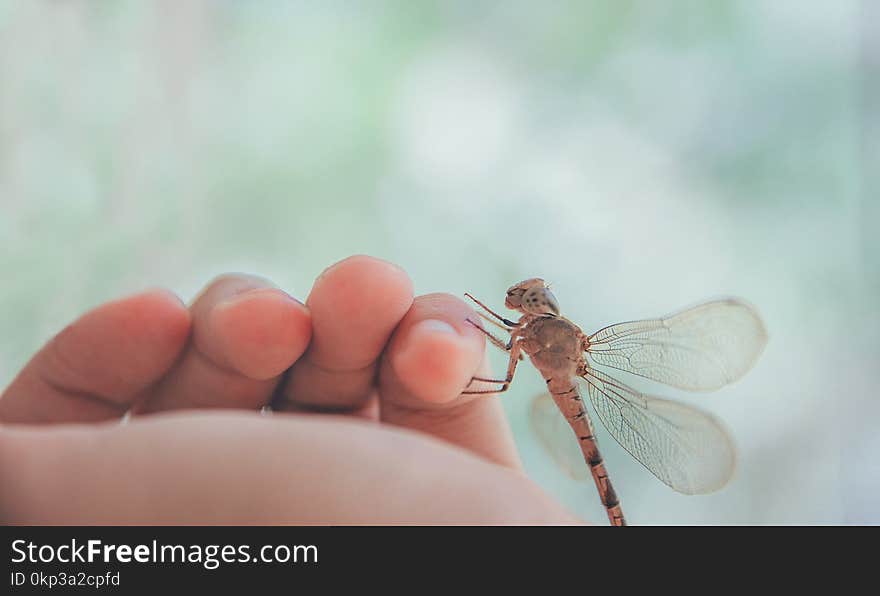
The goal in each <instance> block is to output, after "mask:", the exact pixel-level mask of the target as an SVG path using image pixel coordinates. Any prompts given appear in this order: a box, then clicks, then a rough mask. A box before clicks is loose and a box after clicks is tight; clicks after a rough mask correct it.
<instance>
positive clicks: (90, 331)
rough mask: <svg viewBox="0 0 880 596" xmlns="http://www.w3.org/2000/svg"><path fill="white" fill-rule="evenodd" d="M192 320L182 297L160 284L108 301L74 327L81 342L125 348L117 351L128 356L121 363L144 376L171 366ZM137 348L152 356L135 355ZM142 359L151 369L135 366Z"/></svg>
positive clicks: (181, 346) (152, 374) (150, 375)
mask: <svg viewBox="0 0 880 596" xmlns="http://www.w3.org/2000/svg"><path fill="white" fill-rule="evenodd" d="M191 324H192V320H191V318H190V314H189V311H188V310H187V309H186V307H185V306H184V305H183V302H181V300H180V298H178V297H177V295H175V294H174V293H172V292H170V291H168V290H165V289H161V288H157V289H151V290H147V291H144V292H141V293H139V294H135V295H132V296H128V297H126V298H121V299H119V300H115V301H113V302H109V303H107V304H104V305H103V306H100V307H98V308H96V309H95V310H93V311H91V312H89V313H87V314H86V315H84V316H83V317H82V319H80V320H79V321H78V322H77V323H74V327H75V329H76V331H77V332H78V333H77V335H78V336H80V337H78V339H77V342H86V343H88V344H90V345H95V346H98V345H107V346H110V345H114V346H116V349H117V350H119V351H121V352H117V353H122V354H123V356H122V357H124V358H125V360H124V361H123V362H119V363H118V365H119V366H120V367H122V368H123V369H128V371H129V374H130V375H133V376H134V377H135V378H138V379H140V378H142V377H144V378H149V377H152V376H155V375H157V374H160V373H161V372H163V370H164V369H165V368H167V366H170V364H171V361H173V359H174V358H175V357H176V356H177V354H178V353H179V352H180V351H181V350H182V349H183V347H184V345H185V343H186V340H187V337H188V336H189V332H190V327H191ZM134 350H138V351H140V352H141V353H142V354H146V355H149V356H150V357H148V358H132V353H131V352H133V351H134ZM138 362H141V363H142V364H144V366H145V367H146V368H148V369H150V370H144V371H137V370H132V367H134V368H137V366H136V365H137V363H138ZM105 364H106V363H105ZM154 369H155V370H154Z"/></svg>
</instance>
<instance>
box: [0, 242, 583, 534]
mask: <svg viewBox="0 0 880 596" xmlns="http://www.w3.org/2000/svg"><path fill="white" fill-rule="evenodd" d="M468 318H471V319H473V320H476V319H475V315H474V313H473V311H472V310H471V309H470V307H469V306H467V305H466V304H465V303H464V302H463V301H461V300H460V299H458V298H456V297H454V296H451V295H447V294H432V295H427V296H419V297H416V298H414V297H413V289H412V282H411V281H410V279H409V277H408V276H407V275H406V273H405V272H404V271H403V270H401V269H400V268H398V267H396V266H394V265H392V264H390V263H386V262H384V261H381V260H378V259H374V258H371V257H365V256H356V257H351V258H348V259H346V260H344V261H341V262H340V263H337V264H336V265H333V266H332V267H330V268H329V269H327V270H326V271H325V272H324V273H323V274H321V276H319V278H318V279H317V280H316V281H315V284H314V286H313V288H312V290H311V292H310V294H309V296H308V299H307V300H306V303H305V304H302V303H300V302H298V301H296V300H295V299H293V298H291V297H290V296H288V295H287V294H286V293H284V292H283V291H281V290H280V289H278V288H275V287H274V286H272V285H271V284H270V283H269V282H267V281H265V280H262V279H260V278H256V277H252V276H244V275H230V276H223V277H221V278H218V279H217V280H215V281H214V282H212V283H211V284H209V286H208V287H207V288H206V289H205V290H204V291H203V292H202V293H201V294H199V296H198V297H197V298H196V299H195V300H194V301H193V302H192V304H191V305H190V306H189V307H187V306H185V305H183V304H182V303H181V302H180V301H179V300H178V299H177V298H176V297H175V296H174V295H172V294H170V293H168V292H166V291H163V290H154V291H148V292H144V293H141V294H138V295H135V296H132V297H129V298H126V299H122V300H119V301H115V302H111V303H108V304H105V305H102V306H99V307H98V308H96V309H94V310H92V311H90V312H88V313H86V314H85V315H83V316H82V317H81V318H80V319H78V320H77V321H76V322H74V323H73V324H71V325H70V326H68V327H67V328H65V329H64V330H63V331H62V332H61V333H59V334H58V335H57V336H56V337H54V338H53V339H52V340H50V341H49V343H47V345H46V346H45V347H44V348H43V349H41V350H40V351H39V352H38V353H37V354H36V355H35V356H34V357H33V359H32V360H31V361H30V362H29V363H28V364H27V365H26V366H25V368H24V369H23V370H22V371H21V372H20V373H19V374H18V376H17V377H16V378H15V379H14V380H13V381H12V383H11V384H10V385H9V387H7V388H6V390H5V391H4V392H3V394H2V397H0V478H2V481H0V523H4V524H43V523H46V524H288V523H289V524H298V523H304V524H305V523H317V524H322V523H323V524H397V523H412V524H449V523H462V524H483V523H491V524H501V523H521V524H522V523H528V524H539V523H563V524H564V523H577V520H575V519H574V518H573V517H572V516H571V515H570V514H569V513H568V512H566V511H565V510H564V509H563V508H562V507H561V506H560V505H558V504H557V503H556V502H555V501H553V500H552V499H551V498H549V497H548V496H547V495H546V494H544V493H543V492H542V491H541V490H540V489H539V488H538V487H537V486H535V485H534V484H533V483H532V482H531V481H530V480H529V479H528V478H527V477H526V476H525V475H524V474H523V472H522V469H521V465H520V461H519V458H518V455H517V453H516V449H515V446H514V443H513V441H512V437H511V433H510V429H509V426H508V424H507V421H506V419H505V417H504V414H503V411H502V409H501V405H500V402H499V398H498V397H497V396H489V397H486V396H462V395H461V394H460V393H461V391H462V390H463V388H464V387H465V386H466V385H467V383H468V381H469V380H470V378H471V377H472V376H473V375H475V374H477V372H478V371H479V373H480V375H481V376H485V375H488V374H490V373H489V371H488V370H487V368H486V364H485V362H484V349H485V346H484V337H483V335H482V334H481V333H480V331H479V330H477V329H476V328H475V327H473V326H472V325H471V324H470V323H468V322H467V319H468ZM267 405H271V406H272V409H273V410H274V412H273V413H272V414H271V415H263V414H260V413H259V410H260V409H261V408H263V407H264V406H267ZM125 412H131V417H130V419H129V420H128V421H127V422H126V423H125V424H120V423H119V420H120V418H121V417H122V416H123V415H124V414H125Z"/></svg>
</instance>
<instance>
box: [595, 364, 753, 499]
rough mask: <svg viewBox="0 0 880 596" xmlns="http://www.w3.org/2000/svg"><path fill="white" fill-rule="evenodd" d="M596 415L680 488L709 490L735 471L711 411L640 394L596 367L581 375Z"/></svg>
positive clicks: (632, 451) (649, 465) (656, 472)
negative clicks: (707, 411) (709, 412)
mask: <svg viewBox="0 0 880 596" xmlns="http://www.w3.org/2000/svg"><path fill="white" fill-rule="evenodd" d="M583 379H584V381H586V386H587V392H588V394H589V396H590V401H591V402H592V403H593V408H594V409H595V410H596V414H597V415H598V416H599V419H600V420H601V421H602V424H604V425H605V428H607V429H608V432H609V433H611V436H612V437H614V438H615V439H616V440H617V442H618V443H620V445H621V446H622V447H623V448H624V449H626V450H627V451H628V452H629V453H630V454H631V455H632V456H633V457H634V458H636V459H637V460H639V462H641V464H642V465H643V466H645V467H646V468H648V470H650V471H651V473H652V474H654V475H655V476H656V477H657V478H659V479H660V480H662V481H663V482H664V483H665V484H668V485H669V486H671V487H672V488H673V489H675V490H677V491H678V492H680V493H685V494H688V495H693V494H703V493H709V492H712V491H715V490H718V489H720V488H721V487H722V486H724V485H725V484H726V483H727V481H728V480H729V479H730V477H731V476H732V475H733V469H734V466H735V460H736V452H735V450H734V446H733V442H732V441H731V439H730V436H729V435H728V434H727V432H726V431H725V430H724V428H723V427H722V426H721V425H720V424H719V423H718V422H717V421H716V420H715V419H714V418H712V417H711V416H710V415H709V414H706V413H705V412H702V411H700V410H697V409H696V408H692V407H690V406H685V405H684V404H680V403H676V402H673V401H669V400H665V399H661V398H659V397H653V396H650V395H644V394H642V393H639V392H637V391H635V390H634V389H631V388H629V387H627V386H626V385H624V384H623V383H621V382H619V381H617V380H615V379H613V378H611V377H609V376H608V375H606V374H604V373H602V372H599V371H596V370H592V369H591V370H588V371H587V373H586V374H585V375H584V377H583Z"/></svg>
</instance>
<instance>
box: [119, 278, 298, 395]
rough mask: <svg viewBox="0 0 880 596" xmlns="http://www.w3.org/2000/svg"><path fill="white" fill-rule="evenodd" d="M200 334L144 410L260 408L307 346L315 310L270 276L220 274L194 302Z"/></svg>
mask: <svg viewBox="0 0 880 596" xmlns="http://www.w3.org/2000/svg"><path fill="white" fill-rule="evenodd" d="M190 312H191V314H192V319H193V333H192V339H191V341H190V343H189V345H188V346H187V349H186V351H185V352H184V354H183V356H182V358H181V359H180V361H179V362H178V363H177V365H176V366H175V367H174V368H173V369H172V370H171V371H170V372H169V373H168V375H167V376H166V377H165V378H164V379H162V381H161V382H160V383H158V384H157V385H156V387H155V388H154V390H153V391H152V392H151V395H149V396H148V398H146V399H145V400H144V402H143V403H142V404H139V405H138V407H137V408H136V411H137V412H138V413H147V412H157V411H160V410H173V409H183V408H247V409H258V408H261V407H262V406H264V405H266V404H268V403H269V401H270V400H271V396H272V392H273V390H274V389H275V386H276V385H277V383H278V380H279V378H280V376H281V374H282V373H283V372H284V371H285V370H286V369H287V368H289V367H290V365H291V364H293V363H294V362H295V361H296V359H297V358H299V357H300V355H302V353H303V352H304V351H305V349H306V346H307V345H308V343H309V338H310V336H311V321H310V316H309V312H308V309H306V307H305V306H303V305H302V304H301V303H299V302H297V301H296V300H294V299H293V298H291V297H290V296H288V295H287V294H286V293H284V292H282V291H281V290H279V289H277V288H275V287H273V286H272V285H271V284H270V283H269V282H267V281H265V280H263V279H260V278H257V277H252V276H247V275H225V276H222V277H220V278H218V279H216V280H214V281H213V282H212V283H211V284H209V285H208V287H207V288H206V289H205V290H204V291H203V292H202V293H201V294H200V295H199V296H198V297H197V298H196V300H195V301H194V302H193V304H192V306H191V308H190Z"/></svg>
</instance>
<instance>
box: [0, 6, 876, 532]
mask: <svg viewBox="0 0 880 596" xmlns="http://www.w3.org/2000/svg"><path fill="white" fill-rule="evenodd" d="M872 4H873V6H872ZM875 6H877V4H874V3H871V2H865V3H864V4H862V3H859V2H856V1H852V0H850V1H846V0H843V1H826V2H797V1H793V0H784V1H783V0H767V1H763V2H761V1H742V2H729V1H721V2H711V3H710V2H699V1H696V0H676V1H668V2H655V1H652V0H642V1H612V0H607V1H598V0H595V1H582V2H573V1H570V2H557V3H543V4H541V3H534V2H524V1H507V2H485V3H473V2H459V1H448V0H447V1H436V2H431V1H424V0H422V1H411V2H404V1H401V2H341V1H330V2H323V3H314V4H312V5H307V4H306V3H299V2H297V3H294V2H278V1H262V2H233V1H216V2H208V1H175V0H165V1H155V2H147V1H144V2H141V1H135V0H129V1H118V2H83V1H74V0H68V1H63V2H62V1H55V2H49V1H27V0H22V1H15V0H0V386H3V385H5V384H6V383H7V382H8V381H9V380H11V378H12V376H13V374H14V373H15V371H16V370H17V369H18V368H19V367H20V366H21V365H23V364H24V362H25V361H26V359H27V358H28V357H29V356H30V354H31V353H32V352H33V351H34V350H36V349H37V348H38V347H39V345H40V344H41V343H42V342H44V341H45V340H46V339H47V338H48V337H50V336H51V335H52V334H53V333H54V332H55V331H57V330H58V329H59V328H60V327H61V326H63V325H64V324H65V323H66V322H68V321H69V320H71V319H72V318H74V317H75V316H76V315H77V314H78V313H80V312H82V311H83V310H85V309H87V308H89V307H91V306H93V305H95V304H97V303H99V302H101V301H104V300H107V299H110V298H113V297H116V296H118V295H120V294H124V293H127V292H132V291H136V290H138V289H141V288H144V287H147V286H168V287H171V288H172V289H174V290H176V291H178V292H179V293H180V294H181V295H182V296H183V297H184V298H187V299H188V298H190V297H191V296H192V295H193V294H195V292H197V291H198V289H199V288H200V286H201V285H202V284H204V283H205V282H206V281H208V279H209V278H210V277H212V276H214V275H216V274H219V273H222V272H226V271H248V272H253V273H258V274H262V275H264V276H267V277H269V278H271V279H272V280H274V281H275V282H276V283H278V284H279V285H281V286H282V287H284V288H285V289H287V290H288V291H290V292H291V293H292V294H294V295H297V296H300V297H301V298H303V297H305V295H307V293H308V290H309V288H310V286H311V282H312V280H313V279H314V278H315V276H316V275H317V274H318V273H320V271H321V270H322V269H323V268H324V267H326V266H328V265H329V264H331V263H332V262H334V261H336V260H339V259H341V258H343V257H345V256H347V255H350V254H352V253H368V254H372V255H375V256H379V257H382V258H385V259H389V260H391V261H394V262H396V263H398V264H400V265H402V266H403V267H405V268H406V269H407V270H408V271H409V273H410V275H411V276H412V277H413V279H414V280H415V284H416V290H417V291H418V292H419V293H423V292H433V291H447V292H453V293H457V294H460V293H462V292H464V291H470V292H472V293H474V294H475V295H477V296H479V297H481V298H482V299H484V300H485V301H487V302H489V303H491V304H495V305H498V306H500V305H501V303H502V300H503V293H504V290H505V289H506V288H507V287H508V286H509V285H511V284H512V283H514V282H516V281H519V280H520V279H523V278H526V277H533V276H541V277H545V278H546V279H548V280H552V282H553V284H554V291H555V293H556V295H557V297H558V298H559V300H560V303H561V305H562V309H563V312H564V313H565V314H566V315H567V316H568V317H569V318H571V319H573V320H575V321H577V322H579V323H580V324H581V325H582V326H583V327H584V328H585V329H586V330H587V331H592V330H595V329H598V328H599V327H602V326H604V325H606V324H609V323H614V322H619V321H622V320H630V319H633V318H643V317H651V316H657V315H661V314H666V313H669V312H671V311H674V310H676V309H678V308H679V307H682V306H685V305H690V304H693V303H695V302H698V301H700V300H703V299H706V298H710V297H715V296H719V295H731V294H732V295H739V296H743V297H745V298H746V299H748V300H749V301H751V302H752V303H754V304H755V305H757V306H758V308H759V310H760V311H761V313H762V314H763V316H764V318H765V320H766V323H767V326H768V328H769V330H770V334H771V340H770V344H769V346H768V348H767V351H766V352H765V353H764V356H763V358H762V359H761V360H760V362H759V363H758V366H757V367H756V369H755V370H754V371H753V372H752V373H751V374H749V375H748V376H747V377H746V378H745V379H744V380H743V381H742V382H740V383H738V384H736V385H734V386H733V387H729V388H726V389H724V390H722V391H720V392H718V393H717V394H712V395H711V396H700V395H687V394H684V395H683V394H681V393H680V392H676V391H674V390H665V389H662V388H660V389H658V388H657V387H654V386H651V385H648V384H646V383H638V382H634V384H635V385H637V386H638V387H640V388H643V389H651V390H652V391H655V392H657V393H660V394H664V395H667V396H674V397H679V398H681V399H682V400H683V401H687V402H688V403H693V404H699V405H701V406H703V407H705V408H707V409H709V410H711V411H712V412H714V413H715V414H717V415H718V416H719V417H720V418H722V419H723V420H724V421H725V422H726V423H727V425H728V426H729V428H730V430H731V431H732V433H733V434H734V436H735V438H736V441H737V443H738V448H739V454H740V456H739V467H738V472H737V476H736V477H735V479H734V481H733V482H732V483H731V485H729V487H728V488H727V489H725V490H724V491H723V492H720V493H716V494H714V495H711V496H703V497H685V496H681V495H678V494H676V493H674V492H673V491H671V490H670V489H668V488H666V487H665V486H664V485H662V484H661V483H659V482H658V481H657V480H655V479H654V478H653V477H652V476H651V475H650V474H649V473H648V472H647V471H645V470H644V469H642V468H641V466H640V465H639V464H638V463H636V462H635V461H634V460H632V459H631V458H629V456H628V455H627V454H626V453H625V452H624V451H623V450H622V449H620V448H619V447H618V446H617V445H616V444H615V443H614V442H613V440H612V439H611V438H610V437H609V436H608V435H607V434H606V433H604V431H603V429H601V428H600V429H599V430H598V432H599V437H600V440H601V441H602V446H603V449H604V452H605V455H606V460H607V462H608V468H609V470H610V473H611V475H612V478H613V479H614V481H615V484H616V486H617V488H618V491H619V493H620V494H621V497H622V501H623V504H624V508H625V510H626V512H627V516H628V517H629V518H630V519H631V521H632V522H633V523H847V522H850V523H851V522H874V523H880V506H878V502H880V463H878V462H880V458H878V457H877V454H878V452H880V438H878V437H880V434H878V432H877V429H878V420H880V400H878V395H877V387H878V385H880V382H878V371H877V362H878V356H880V347H878V346H880V324H878V320H880V317H878V312H877V310H878V309H877V304H878V303H880V301H878V298H880V275H878V262H880V259H878V254H880V242H878V240H877V231H876V226H877V224H878V223H880V221H878V220H880V218H878V217H877V216H878V213H880V209H878V205H877V203H878V197H877V192H876V191H877V190H878V186H877V180H878V179H877V171H878V170H880V168H877V167H873V168H872V167H869V162H870V163H871V164H874V165H876V164H877V157H878V156H880V153H878V145H877V142H876V141H877V134H878V130H880V127H878V122H880V119H878V115H877V107H878V106H877V97H878V95H877V91H878V86H877V81H878V78H880V76H878V71H880V67H878V65H880V41H878V36H880V25H878V23H880V14H878V12H880V11H878V10H877V9H876V8H874V7H875ZM497 357H498V362H499V364H500V362H501V361H502V360H503V356H501V355H498V356H497ZM628 380H629V379H628ZM542 387H543V383H542V381H541V380H540V378H539V377H538V375H537V373H536V372H534V371H533V370H530V369H528V368H526V369H523V372H521V373H520V374H519V375H518V379H517V382H516V383H515V384H514V387H513V389H512V391H511V392H510V393H509V394H507V395H506V397H505V404H506V407H507V411H508V413H509V415H510V418H511V421H512V423H513V425H514V429H515V431H516V435H517V441H518V443H519V445H520V447H521V449H522V452H523V457H524V459H525V461H526V465H527V468H528V471H529V473H530V475H531V476H532V477H533V478H534V479H535V480H536V481H537V482H539V483H540V484H541V485H542V486H544V487H545V488H546V489H547V490H548V491H550V492H552V493H553V494H554V495H556V496H557V497H558V498H560V499H561V500H563V501H564V503H565V504H566V505H567V506H569V507H570V508H572V509H573V510H574V511H576V512H577V513H578V514H580V515H582V516H584V517H585V518H587V519H590V520H593V521H596V522H599V523H604V520H605V517H604V512H603V510H602V508H601V505H600V504H599V501H598V498H597V496H596V494H595V489H594V488H593V487H592V485H588V484H577V483H575V482H573V481H570V480H568V479H567V478H566V477H565V476H564V475H563V474H562V473H561V472H559V471H558V470H557V469H556V468H554V467H553V465H552V463H551V460H550V459H549V458H548V457H547V456H545V455H544V453H543V452H542V451H541V448H540V446H539V445H538V444H537V442H536V440H535V439H534V437H533V436H532V435H531V433H530V432H529V429H528V425H527V420H526V412H527V406H528V403H529V398H530V397H531V396H532V395H533V394H534V393H536V392H538V391H539V390H540V389H541V388H542ZM597 424H598V422H597Z"/></svg>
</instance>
